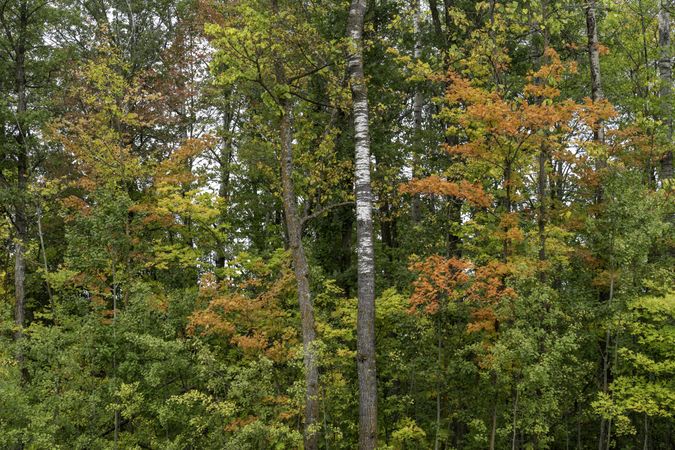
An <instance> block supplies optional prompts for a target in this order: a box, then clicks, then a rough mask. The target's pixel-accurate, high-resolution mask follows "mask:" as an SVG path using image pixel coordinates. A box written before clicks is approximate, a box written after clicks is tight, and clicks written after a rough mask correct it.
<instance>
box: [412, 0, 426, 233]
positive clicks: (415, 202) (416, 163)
mask: <svg viewBox="0 0 675 450" xmlns="http://www.w3.org/2000/svg"><path fill="white" fill-rule="evenodd" d="M414 9H415V10H414V13H413V28H414V33H415V48H414V50H413V58H414V59H415V61H419V60H420V58H421V56H422V42H421V35H420V20H421V17H420V15H421V11H420V0H415V5H414ZM423 103H424V98H423V96H422V91H421V89H420V88H419V87H417V88H415V95H414V97H413V125H414V134H413V136H414V143H413V162H412V165H413V166H412V176H413V178H421V170H420V149H421V148H422V147H423V146H421V145H419V141H420V138H421V136H420V134H421V133H420V132H421V131H422V106H423ZM411 216H412V220H413V222H414V223H418V222H419V221H420V219H421V199H420V194H415V195H414V196H413V199H412V208H411Z"/></svg>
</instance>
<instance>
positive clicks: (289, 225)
mask: <svg viewBox="0 0 675 450" xmlns="http://www.w3.org/2000/svg"><path fill="white" fill-rule="evenodd" d="M272 8H273V10H274V12H275V13H276V14H278V13H279V10H278V5H277V2H276V0H273V1H272ZM274 66H275V76H276V82H277V83H278V84H279V85H282V86H283V85H286V83H287V82H288V80H287V77H286V72H285V69H284V65H283V63H282V62H281V61H280V60H276V61H275V63H274ZM278 102H279V106H280V107H281V120H280V122H279V138H280V139H281V155H280V161H281V188H282V202H283V208H284V219H285V221H286V231H287V233H288V245H289V247H290V250H291V256H292V259H293V270H294V272H295V279H296V284H297V289H298V305H299V306H300V320H301V322H302V324H301V325H302V346H303V363H304V366H305V423H304V430H303V439H304V448H305V449H307V450H316V449H317V448H318V446H319V433H318V432H317V431H318V430H317V427H318V423H319V367H318V363H317V355H316V348H315V343H314V341H315V340H316V329H315V328H314V305H313V303H312V297H311V292H310V288H309V265H308V264H307V257H306V255H305V247H304V246H303V244H302V220H301V218H300V214H299V212H298V203H297V197H296V193H295V184H294V183H293V114H292V113H293V105H292V103H291V100H290V99H288V98H283V97H282V98H281V99H279V100H278Z"/></svg>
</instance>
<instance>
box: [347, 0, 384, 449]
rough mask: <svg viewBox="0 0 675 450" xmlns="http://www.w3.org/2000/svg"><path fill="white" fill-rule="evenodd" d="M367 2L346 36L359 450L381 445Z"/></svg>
mask: <svg viewBox="0 0 675 450" xmlns="http://www.w3.org/2000/svg"><path fill="white" fill-rule="evenodd" d="M365 13H366V0H352V2H351V7H350V10H349V21H348V25H347V37H348V38H349V39H350V40H351V45H352V46H353V47H352V48H351V49H350V51H349V55H348V58H347V67H348V71H349V77H350V81H351V90H352V108H353V116H354V129H355V165H356V174H355V175H356V180H355V184H356V242H357V257H358V263H357V264H358V317H357V325H356V328H357V367H358V376H359V448H360V449H362V450H370V449H374V448H375V447H376V445H377V375H376V368H375V258H374V249H373V220H372V204H373V199H372V190H371V186H370V136H369V127H368V91H367V87H366V81H365V77H364V73H363V41H362V34H363V18H364V15H365Z"/></svg>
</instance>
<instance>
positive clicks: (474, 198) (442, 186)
mask: <svg viewBox="0 0 675 450" xmlns="http://www.w3.org/2000/svg"><path fill="white" fill-rule="evenodd" d="M399 190H400V191H401V192H402V193H406V194H439V195H447V196H451V197H456V198H460V199H463V200H466V201H468V202H470V203H473V204H474V205H476V206H482V207H484V208H487V207H488V206H490V205H491V203H492V198H491V197H490V196H489V195H488V194H486V193H485V191H483V187H482V186H481V185H479V184H472V183H469V182H468V181H465V180H462V181H460V182H459V183H454V182H452V181H448V180H443V179H442V178H440V177H438V176H436V175H432V176H430V177H427V178H423V179H421V180H412V181H411V182H409V183H407V184H403V185H401V187H400V188H399Z"/></svg>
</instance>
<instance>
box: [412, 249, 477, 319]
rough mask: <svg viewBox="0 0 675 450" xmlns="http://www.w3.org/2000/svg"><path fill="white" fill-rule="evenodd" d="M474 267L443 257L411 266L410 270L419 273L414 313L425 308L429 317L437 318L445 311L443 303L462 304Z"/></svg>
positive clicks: (436, 257) (416, 283) (416, 281)
mask: <svg viewBox="0 0 675 450" xmlns="http://www.w3.org/2000/svg"><path fill="white" fill-rule="evenodd" d="M471 267H472V266H471V263H469V262H467V261H464V260H461V259H457V258H449V259H448V258H444V257H442V256H439V255H434V256H430V257H429V258H427V259H425V260H424V261H421V262H415V263H413V264H411V265H410V270H412V271H414V272H418V273H419V276H418V278H417V280H415V281H414V282H413V287H414V291H413V294H412V297H411V298H410V304H411V308H410V309H411V311H417V310H418V309H419V308H422V307H423V309H424V312H425V313H427V314H435V313H436V312H438V310H439V309H440V307H441V303H440V302H441V301H453V300H459V299H460V298H461V295H462V292H463V289H464V285H465V284H466V283H467V282H468V281H469V274H468V271H469V269H470V268H471Z"/></svg>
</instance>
